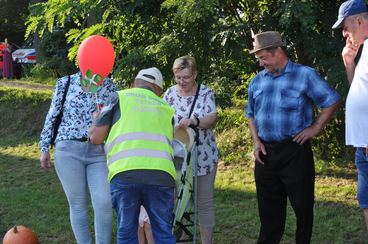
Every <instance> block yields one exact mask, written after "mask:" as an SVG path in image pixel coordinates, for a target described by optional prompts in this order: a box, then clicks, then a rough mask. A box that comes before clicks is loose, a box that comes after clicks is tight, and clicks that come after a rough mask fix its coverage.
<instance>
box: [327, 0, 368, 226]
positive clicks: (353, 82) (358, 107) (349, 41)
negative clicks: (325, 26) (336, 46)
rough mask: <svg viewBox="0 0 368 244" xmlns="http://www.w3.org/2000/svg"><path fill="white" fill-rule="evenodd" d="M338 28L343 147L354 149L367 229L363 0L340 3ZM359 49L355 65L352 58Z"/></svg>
mask: <svg viewBox="0 0 368 244" xmlns="http://www.w3.org/2000/svg"><path fill="white" fill-rule="evenodd" d="M337 28H342V35H343V36H344V37H345V38H346V43H345V47H344V49H343V51H342V59H343V62H344V65H345V69H346V73H347V78H348V81H349V84H350V89H349V93H348V96H347V98H346V105H345V106H346V109H345V112H346V116H345V126H346V129H345V134H346V135H345V136H346V145H352V146H353V147H355V149H356V151H355V165H356V167H357V171H358V194H357V195H358V202H359V207H360V208H361V209H363V214H364V219H365V224H366V228H367V230H368V62H367V61H368V44H367V43H368V9H367V5H366V3H365V1H363V0H350V1H346V2H344V3H342V4H341V6H340V9H339V14H338V19H337V21H336V23H335V24H334V25H333V26H332V29H337ZM361 46H363V50H362V53H361V56H360V58H359V62H358V64H356V63H355V58H356V56H357V53H358V51H359V49H360V47H361Z"/></svg>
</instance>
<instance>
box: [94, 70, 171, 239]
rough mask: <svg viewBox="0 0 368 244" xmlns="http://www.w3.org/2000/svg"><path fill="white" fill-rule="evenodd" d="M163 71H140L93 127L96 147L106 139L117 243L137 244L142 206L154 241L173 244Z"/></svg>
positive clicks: (168, 116) (168, 119) (168, 121)
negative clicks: (130, 86) (161, 96)
mask: <svg viewBox="0 0 368 244" xmlns="http://www.w3.org/2000/svg"><path fill="white" fill-rule="evenodd" d="M162 87H163V78H162V74H161V72H160V70H159V69H157V68H154V67H152V68H148V69H142V70H140V71H139V73H138V74H137V76H136V77H135V80H134V84H133V88H130V89H126V90H123V91H118V92H117V93H115V94H114V96H113V97H112V98H111V101H110V103H109V105H108V106H105V107H104V108H103V109H102V110H101V114H99V115H98V116H97V119H96V121H94V124H93V126H92V128H91V129H90V139H91V142H92V143H95V144H100V143H102V142H103V141H104V140H105V139H106V146H105V149H106V153H107V165H108V170H109V175H108V180H109V181H110V189H111V197H112V204H113V207H114V209H115V210H116V213H117V242H118V243H119V244H126V243H132V244H136V243H138V235H137V227H138V223H139V213H140V209H141V206H143V207H144V208H145V210H146V211H147V214H148V217H149V220H150V222H151V227H152V233H153V239H154V242H155V243H157V244H175V242H176V240H175V237H174V235H173V233H172V227H173V223H172V221H173V209H174V190H175V178H176V170H175V166H174V163H173V149H172V146H171V142H172V140H173V125H172V118H173V116H174V110H173V109H172V108H170V107H169V106H168V105H167V103H166V102H165V101H163V100H162V99H161V98H160V97H159V96H160V95H161V94H162Z"/></svg>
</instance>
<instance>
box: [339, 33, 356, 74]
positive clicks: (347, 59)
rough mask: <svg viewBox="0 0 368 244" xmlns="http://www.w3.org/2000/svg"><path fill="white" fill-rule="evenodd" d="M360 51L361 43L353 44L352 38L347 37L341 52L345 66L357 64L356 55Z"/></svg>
mask: <svg viewBox="0 0 368 244" xmlns="http://www.w3.org/2000/svg"><path fill="white" fill-rule="evenodd" d="M358 51H359V45H358V44H353V42H352V41H351V39H350V38H346V44H345V47H344V48H343V50H342V54H341V55H342V60H343V61H344V65H345V67H349V66H351V65H355V57H356V55H357V53H358Z"/></svg>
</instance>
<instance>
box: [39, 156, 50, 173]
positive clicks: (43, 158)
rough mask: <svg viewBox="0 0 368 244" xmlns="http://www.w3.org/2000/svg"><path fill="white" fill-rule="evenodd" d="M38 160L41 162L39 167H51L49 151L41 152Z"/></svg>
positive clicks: (45, 168)
mask: <svg viewBox="0 0 368 244" xmlns="http://www.w3.org/2000/svg"><path fill="white" fill-rule="evenodd" d="M40 162H41V164H40V165H41V169H43V170H45V171H47V170H48V169H49V168H51V158H50V153H49V152H43V153H41V157H40Z"/></svg>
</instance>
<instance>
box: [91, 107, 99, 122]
mask: <svg viewBox="0 0 368 244" xmlns="http://www.w3.org/2000/svg"><path fill="white" fill-rule="evenodd" d="M100 113H101V110H100V109H97V110H95V111H94V112H93V113H92V122H93V123H94V122H95V121H96V119H97V118H98V116H100Z"/></svg>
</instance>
